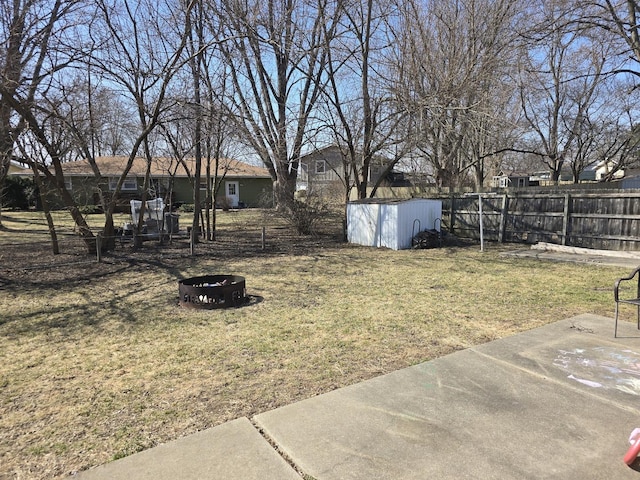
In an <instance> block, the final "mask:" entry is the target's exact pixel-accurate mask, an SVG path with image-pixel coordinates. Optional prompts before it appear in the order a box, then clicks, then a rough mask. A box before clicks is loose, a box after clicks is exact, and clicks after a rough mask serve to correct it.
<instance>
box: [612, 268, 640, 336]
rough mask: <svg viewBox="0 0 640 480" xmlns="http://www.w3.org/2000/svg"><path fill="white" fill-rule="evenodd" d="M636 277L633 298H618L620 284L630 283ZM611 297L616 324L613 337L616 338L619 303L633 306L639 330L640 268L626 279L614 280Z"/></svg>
mask: <svg viewBox="0 0 640 480" xmlns="http://www.w3.org/2000/svg"><path fill="white" fill-rule="evenodd" d="M636 276H637V277H638V281H637V288H636V291H635V297H633V298H620V284H621V283H622V282H627V281H631V280H633V279H634V277H636ZM613 297H614V299H615V301H616V322H615V327H614V330H613V336H614V338H615V337H617V336H618V313H619V311H620V304H621V303H629V304H631V305H635V306H636V308H637V310H638V312H637V315H638V330H640V267H638V268H636V269H635V270H634V271H633V273H631V274H630V275H629V276H627V277H622V278H619V279H618V280H616V283H615V284H614V286H613Z"/></svg>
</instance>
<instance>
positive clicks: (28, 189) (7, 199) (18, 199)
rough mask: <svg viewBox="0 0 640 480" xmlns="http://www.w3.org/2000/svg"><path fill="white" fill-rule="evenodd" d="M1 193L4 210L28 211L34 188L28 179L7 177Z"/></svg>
mask: <svg viewBox="0 0 640 480" xmlns="http://www.w3.org/2000/svg"><path fill="white" fill-rule="evenodd" d="M1 193H2V205H3V206H4V207H5V208H15V209H18V210H28V209H29V205H30V203H31V201H32V200H33V199H34V197H35V186H34V184H33V180H31V179H30V178H25V177H17V176H12V175H10V176H7V178H6V180H5V184H4V187H3V188H2V192H1Z"/></svg>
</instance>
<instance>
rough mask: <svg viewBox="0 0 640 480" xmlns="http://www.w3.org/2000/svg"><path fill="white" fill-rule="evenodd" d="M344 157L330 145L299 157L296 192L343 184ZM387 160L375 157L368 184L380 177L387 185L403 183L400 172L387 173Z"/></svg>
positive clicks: (338, 148)
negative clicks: (382, 177) (395, 182)
mask: <svg viewBox="0 0 640 480" xmlns="http://www.w3.org/2000/svg"><path fill="white" fill-rule="evenodd" d="M345 164H346V160H345V156H344V155H343V153H342V151H341V150H340V147H338V146H337V145H330V146H328V147H324V148H320V149H318V150H314V151H312V152H310V153H307V154H306V155H302V156H301V157H300V167H299V170H298V184H297V189H298V190H307V191H312V190H316V191H318V190H322V189H326V188H328V187H330V186H331V185H332V184H336V183H340V184H344V178H345ZM388 165H389V160H388V159H386V158H383V157H376V158H375V159H374V160H373V161H372V162H371V164H370V168H369V178H368V183H369V184H375V183H377V182H378V180H379V179H380V177H381V176H382V175H385V179H384V181H385V182H387V185H389V184H393V182H394V181H397V180H398V179H399V181H401V182H405V183H406V181H405V179H404V177H403V174H402V172H395V171H392V172H387V170H388V168H387V167H388Z"/></svg>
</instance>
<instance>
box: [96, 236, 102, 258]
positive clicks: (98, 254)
mask: <svg viewBox="0 0 640 480" xmlns="http://www.w3.org/2000/svg"><path fill="white" fill-rule="evenodd" d="M96 259H97V260H98V263H100V262H102V234H101V233H98V235H96Z"/></svg>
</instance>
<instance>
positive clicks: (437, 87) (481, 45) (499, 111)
mask: <svg viewBox="0 0 640 480" xmlns="http://www.w3.org/2000/svg"><path fill="white" fill-rule="evenodd" d="M402 5H403V24H402V27H403V34H404V36H403V39H402V42H400V44H401V50H400V61H399V62H398V65H399V67H398V71H399V72H400V74H399V78H400V79H401V82H402V83H401V85H399V99H400V101H402V102H403V103H404V104H405V105H407V108H408V110H409V111H410V112H411V122H409V123H408V124H407V125H408V128H410V130H411V135H412V136H413V137H414V140H413V144H414V145H415V148H416V150H417V151H418V152H420V154H421V155H422V156H423V157H424V159H425V160H426V163H427V164H428V165H429V166H430V168H431V174H432V175H433V177H434V179H435V182H436V183H437V185H438V186H442V187H459V186H462V185H464V184H465V183H469V182H472V181H475V183H476V186H477V187H478V188H481V187H482V182H483V180H484V177H485V175H486V172H485V167H484V159H486V158H488V157H489V156H491V154H492V152H497V151H500V150H502V149H504V148H505V147H508V146H509V143H507V144H506V145H504V144H502V142H510V141H511V136H510V135H509V134H508V133H504V134H500V133H497V132H498V131H504V130H505V129H507V132H508V131H509V130H511V129H512V125H510V123H509V121H508V119H505V117H506V116H505V115H504V109H506V108H507V107H508V106H509V105H510V98H511V95H510V89H511V88H512V87H511V85H509V83H508V78H509V75H510V69H511V68H512V65H513V56H514V53H513V51H514V38H515V36H514V30H515V28H514V27H515V25H516V19H517V11H516V7H515V3H514V2H510V1H506V0H505V1H497V2H495V1H493V2H492V1H471V0H469V1H467V0H456V1H453V2H419V1H417V0H416V1H410V2H403V4H402ZM472 171H473V175H471V173H472Z"/></svg>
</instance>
